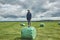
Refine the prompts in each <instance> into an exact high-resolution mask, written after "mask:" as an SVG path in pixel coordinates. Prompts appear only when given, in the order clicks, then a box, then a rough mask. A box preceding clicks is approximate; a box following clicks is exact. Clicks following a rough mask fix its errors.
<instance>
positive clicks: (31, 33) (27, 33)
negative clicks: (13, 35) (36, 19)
mask: <svg viewBox="0 0 60 40" xmlns="http://www.w3.org/2000/svg"><path fill="white" fill-rule="evenodd" d="M35 37H36V29H35V28H34V27H24V28H22V30H21V38H27V39H35Z"/></svg>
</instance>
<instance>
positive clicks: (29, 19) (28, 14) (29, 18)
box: [26, 10, 32, 27]
mask: <svg viewBox="0 0 60 40" xmlns="http://www.w3.org/2000/svg"><path fill="white" fill-rule="evenodd" d="M26 17H27V21H28V27H29V26H31V22H30V21H31V17H32V15H31V13H30V10H28V12H27V15H26Z"/></svg>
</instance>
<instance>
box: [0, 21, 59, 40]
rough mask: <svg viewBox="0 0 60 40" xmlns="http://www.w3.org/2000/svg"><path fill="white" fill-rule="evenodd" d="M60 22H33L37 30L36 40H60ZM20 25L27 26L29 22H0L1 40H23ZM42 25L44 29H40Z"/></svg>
mask: <svg viewBox="0 0 60 40" xmlns="http://www.w3.org/2000/svg"><path fill="white" fill-rule="evenodd" d="M58 22H59V21H54V22H32V26H34V27H35V28H36V30H37V36H36V39H35V40H60V25H58ZM20 23H24V24H26V26H27V22H0V40H21V28H23V27H22V26H20ZM40 23H44V24H45V26H44V27H40Z"/></svg>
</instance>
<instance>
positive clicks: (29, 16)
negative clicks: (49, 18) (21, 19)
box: [26, 12, 32, 20]
mask: <svg viewBox="0 0 60 40" xmlns="http://www.w3.org/2000/svg"><path fill="white" fill-rule="evenodd" d="M26 17H27V20H31V17H32V15H31V13H30V12H28V13H27V15H26Z"/></svg>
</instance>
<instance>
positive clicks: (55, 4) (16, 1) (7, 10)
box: [0, 0, 60, 21]
mask: <svg viewBox="0 0 60 40" xmlns="http://www.w3.org/2000/svg"><path fill="white" fill-rule="evenodd" d="M28 9H29V10H30V11H31V13H32V17H33V18H36V19H39V18H40V19H42V18H53V17H58V18H56V19H59V17H60V0H0V21H8V20H9V21H12V20H15V21H17V20H24V19H21V18H25V20H26V13H27V10H28ZM54 19H55V18H54Z"/></svg>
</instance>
